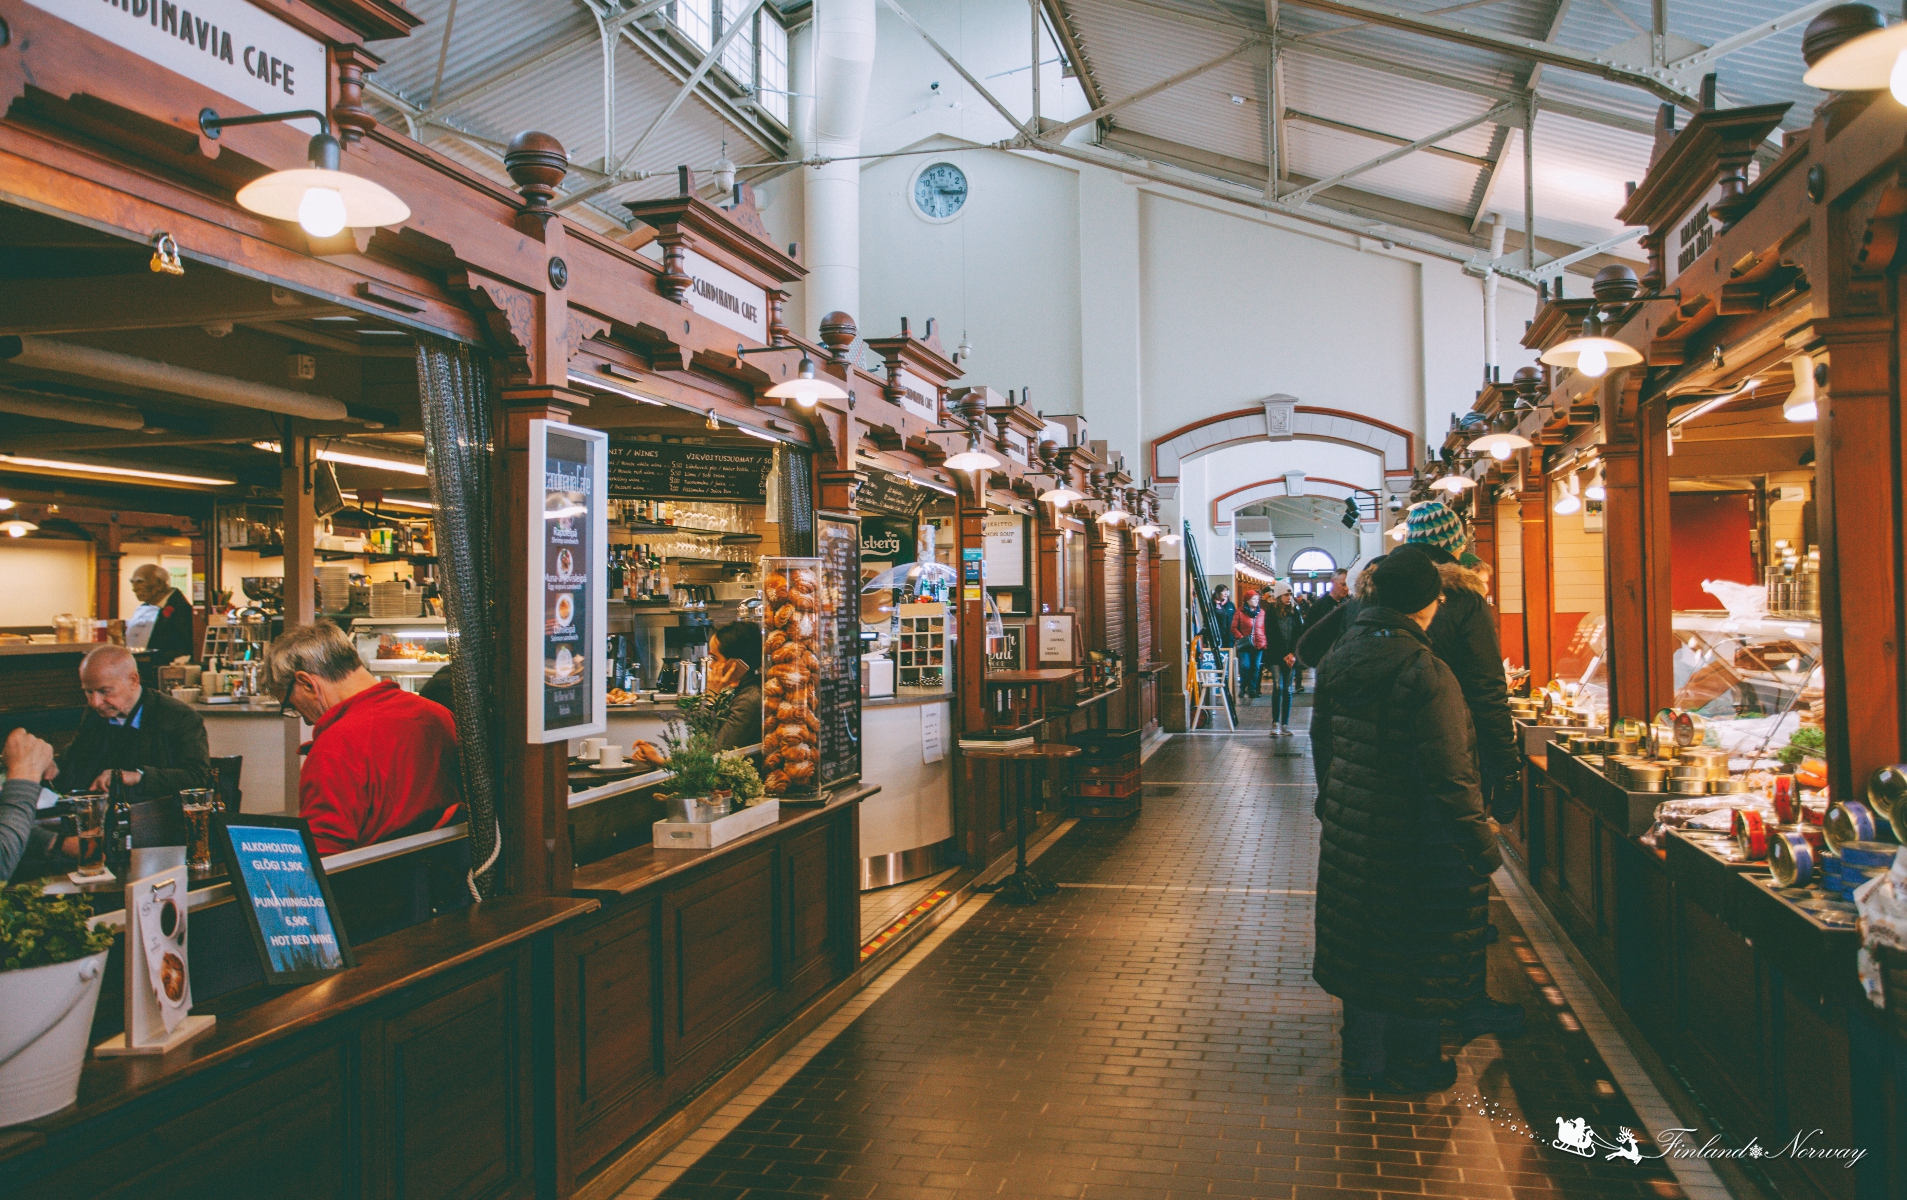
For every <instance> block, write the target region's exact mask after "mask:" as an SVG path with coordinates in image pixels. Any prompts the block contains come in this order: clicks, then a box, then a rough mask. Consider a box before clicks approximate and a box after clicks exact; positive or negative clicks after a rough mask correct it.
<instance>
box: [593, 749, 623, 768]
mask: <svg viewBox="0 0 1907 1200" xmlns="http://www.w3.org/2000/svg"><path fill="white" fill-rule="evenodd" d="M597 758H598V761H599V762H600V763H601V764H602V765H603V766H605V767H620V766H621V765H622V747H621V746H609V745H605V746H604V747H603V748H602V750H601V751H600V752H599V753H598V755H597Z"/></svg>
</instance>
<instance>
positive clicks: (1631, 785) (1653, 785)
mask: <svg viewBox="0 0 1907 1200" xmlns="http://www.w3.org/2000/svg"><path fill="white" fill-rule="evenodd" d="M1624 787H1625V788H1626V789H1627V790H1629V791H1631V792H1646V793H1659V792H1666V791H1667V790H1668V787H1669V785H1668V784H1666V783H1663V782H1662V781H1661V780H1660V779H1631V780H1630V781H1629V782H1628V783H1627V784H1625V785H1624Z"/></svg>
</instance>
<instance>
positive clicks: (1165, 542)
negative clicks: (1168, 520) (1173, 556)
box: [1159, 533, 1184, 546]
mask: <svg viewBox="0 0 1907 1200" xmlns="http://www.w3.org/2000/svg"><path fill="white" fill-rule="evenodd" d="M1183 540H1184V539H1183V538H1181V537H1179V535H1178V534H1176V533H1168V534H1166V535H1165V536H1164V537H1162V538H1160V539H1159V544H1160V545H1162V546H1176V545H1178V544H1179V543H1180V542H1181V541H1183Z"/></svg>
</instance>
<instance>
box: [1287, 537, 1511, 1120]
mask: <svg viewBox="0 0 1907 1200" xmlns="http://www.w3.org/2000/svg"><path fill="white" fill-rule="evenodd" d="M1370 574H1371V576H1372V578H1371V595H1370V598H1369V601H1368V602H1367V603H1365V604H1363V605H1361V606H1360V611H1359V612H1358V613H1357V616H1356V620H1355V622H1354V623H1353V624H1352V626H1351V628H1350V629H1349V630H1347V631H1346V632H1345V634H1344V635H1343V636H1342V637H1341V638H1340V639H1339V640H1338V643H1337V645H1335V646H1334V647H1333V648H1332V650H1331V652H1330V653H1329V654H1328V655H1327V656H1326V657H1325V659H1324V662H1323V664H1322V666H1321V667H1320V668H1319V670H1318V692H1317V699H1316V703H1315V705H1314V707H1313V710H1312V723H1311V739H1312V740H1311V744H1312V753H1313V756H1314V758H1315V760H1316V764H1317V779H1318V801H1317V807H1316V812H1317V815H1318V817H1319V819H1320V820H1321V821H1322V822H1323V826H1324V828H1323V836H1322V839H1321V842H1320V847H1319V859H1318V897H1317V912H1316V937H1317V948H1316V953H1315V957H1314V960H1313V963H1312V976H1313V978H1315V979H1316V980H1317V981H1318V984H1319V986H1321V987H1322V988H1323V989H1324V990H1325V991H1327V992H1329V993H1330V994H1331V995H1333V996H1336V997H1337V998H1338V999H1339V1000H1340V1001H1342V1002H1343V1005H1344V1034H1343V1037H1344V1043H1343V1061H1344V1075H1345V1082H1346V1084H1348V1085H1350V1086H1354V1087H1369V1088H1371V1089H1373V1090H1377V1091H1385V1092H1401V1093H1411V1092H1427V1091H1437V1090H1441V1089H1443V1088H1447V1087H1449V1086H1450V1085H1451V1084H1452V1083H1454V1082H1455V1081H1456V1077H1457V1068H1456V1064H1455V1063H1453V1062H1451V1061H1450V1060H1449V1059H1446V1058H1444V1057H1443V1056H1442V1051H1441V1047H1440V1045H1439V1040H1438V1022H1439V1021H1440V1020H1441V1019H1442V1018H1444V1017H1459V1016H1462V1015H1464V1014H1466V1013H1467V1012H1469V1011H1470V1009H1471V1008H1472V1007H1473V1006H1474V1005H1475V1004H1476V1002H1477V1001H1479V1000H1481V999H1482V998H1483V996H1484V979H1485V958H1486V954H1487V947H1488V944H1489V939H1488V936H1487V933H1486V930H1487V928H1488V914H1489V899H1490V875H1491V873H1492V872H1494V871H1495V870H1496V869H1497V867H1499V866H1501V865H1502V861H1503V859H1502V852H1501V851H1500V850H1499V849H1498V847H1497V840H1496V833H1495V830H1493V829H1492V828H1491V825H1490V821H1489V817H1488V814H1487V813H1486V811H1485V808H1484V800H1483V793H1482V791H1481V789H1480V788H1479V786H1478V777H1477V771H1476V757H1475V749H1474V742H1475V734H1474V732H1473V731H1472V729H1471V726H1470V715H1469V710H1468V708H1467V707H1466V706H1465V705H1464V704H1463V703H1462V691H1461V689H1460V688H1459V687H1458V684H1457V679H1456V676H1455V675H1454V674H1452V673H1451V670H1450V668H1449V667H1448V666H1446V665H1444V663H1443V661H1442V660H1441V659H1439V658H1438V657H1437V655H1436V653H1435V652H1434V651H1433V650H1432V649H1431V638H1430V633H1429V629H1430V626H1431V623H1432V619H1433V618H1434V617H1435V616H1436V614H1437V611H1438V606H1439V601H1440V599H1441V597H1442V595H1443V591H1444V582H1443V577H1442V576H1441V574H1440V573H1439V572H1438V570H1437V564H1435V563H1433V562H1431V561H1430V559H1429V558H1428V557H1427V556H1425V555H1423V554H1421V553H1415V552H1413V553H1396V554H1392V555H1389V556H1388V557H1386V558H1385V559H1384V560H1383V561H1382V562H1380V563H1379V564H1378V565H1377V566H1376V567H1375V568H1373V570H1372V571H1371V573H1370Z"/></svg>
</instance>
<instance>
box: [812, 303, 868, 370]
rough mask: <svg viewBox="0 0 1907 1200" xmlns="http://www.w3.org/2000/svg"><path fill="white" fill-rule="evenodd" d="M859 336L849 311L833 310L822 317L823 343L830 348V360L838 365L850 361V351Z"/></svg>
mask: <svg viewBox="0 0 1907 1200" xmlns="http://www.w3.org/2000/svg"><path fill="white" fill-rule="evenodd" d="M859 336H860V330H859V329H857V328H855V325H854V318H853V317H852V316H849V315H848V314H847V313H844V312H831V313H829V314H828V315H827V316H825V317H822V318H821V344H822V345H824V346H826V347H827V348H828V361H829V362H831V363H834V364H835V365H837V366H839V365H842V364H844V363H846V362H847V361H848V352H849V351H850V350H852V349H853V348H854V339H855V338H857V337H859Z"/></svg>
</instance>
